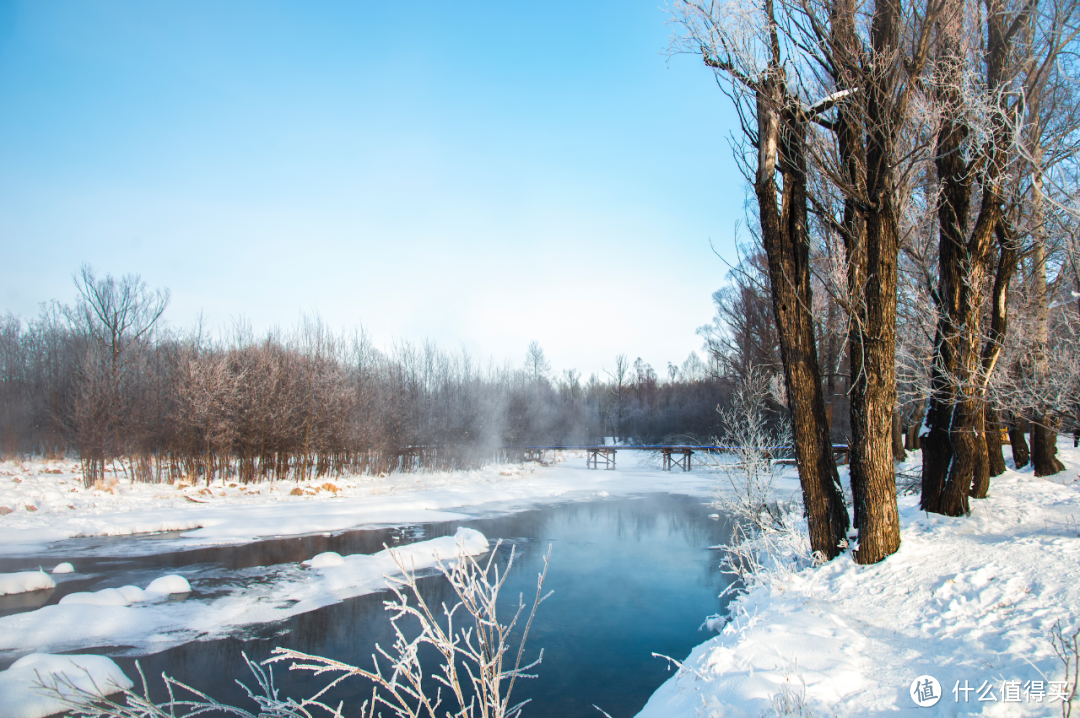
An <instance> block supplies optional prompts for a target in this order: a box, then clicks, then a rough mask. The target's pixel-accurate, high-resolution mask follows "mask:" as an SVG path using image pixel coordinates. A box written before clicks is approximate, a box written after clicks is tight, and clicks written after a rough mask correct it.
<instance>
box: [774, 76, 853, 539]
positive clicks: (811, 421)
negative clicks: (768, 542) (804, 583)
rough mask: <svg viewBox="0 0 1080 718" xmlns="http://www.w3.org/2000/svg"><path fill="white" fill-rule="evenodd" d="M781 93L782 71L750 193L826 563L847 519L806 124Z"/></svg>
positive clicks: (813, 521) (813, 533) (809, 503)
mask: <svg viewBox="0 0 1080 718" xmlns="http://www.w3.org/2000/svg"><path fill="white" fill-rule="evenodd" d="M783 88H784V79H783V75H782V71H778V73H777V75H776V76H774V77H773V79H771V80H769V81H768V82H766V83H764V85H763V86H762V88H761V89H759V91H758V129H759V143H758V144H759V148H760V154H759V165H758V173H757V178H756V181H755V183H754V190H755V193H756V195H757V199H758V212H759V217H760V223H761V237H762V243H763V245H764V248H765V253H766V255H767V256H768V260H769V283H770V287H771V293H772V305H773V314H774V317H775V319H776V326H777V330H778V331H777V333H778V334H779V339H780V356H781V359H782V361H783V364H784V377H785V379H786V383H787V391H788V402H789V405H790V406H791V410H792V419H793V422H792V423H793V424H794V426H793V429H794V433H795V454H796V460H797V462H798V467H799V480H800V483H801V484H802V491H803V505H804V507H805V510H806V517H807V523H808V524H809V529H810V546H811V549H812V550H813V551H814V552H815V553H820V554H821V555H822V556H824V557H826V558H830V559H831V558H834V557H835V556H836V555H837V554H838V553H839V551H840V549H839V545H840V543H841V541H843V540H844V539H845V538H846V535H847V529H848V515H847V508H846V506H845V505H844V496H843V491H842V489H841V486H840V477H839V474H838V473H837V471H836V462H835V460H834V459H833V454H832V441H831V439H830V437H829V425H828V420H827V418H826V413H825V401H824V397H823V396H822V392H821V369H820V366H819V364H818V355H817V344H816V340H815V335H814V316H813V313H812V307H813V296H812V293H811V286H810V256H809V250H810V242H809V238H808V237H807V236H806V226H807V216H806V214H807V208H806V204H807V199H806V157H805V151H804V149H803V144H802V142H803V139H804V137H805V124H804V120H802V119H801V117H800V114H801V110H800V109H799V108H798V106H797V104H796V103H795V102H794V101H792V100H791V99H790V98H789V97H787V95H786V94H785V93H786V90H784V89H783ZM781 108H783V109H781ZM781 112H782V113H783V114H782V116H781ZM781 122H783V133H784V137H783V140H784V141H783V143H781V138H780V133H781ZM781 147H782V149H781ZM778 154H779V161H780V168H779V169H780V171H781V172H782V176H783V189H782V196H781V209H780V210H779V211H777V206H776V199H777V190H778V188H777V185H776V161H777V155H778Z"/></svg>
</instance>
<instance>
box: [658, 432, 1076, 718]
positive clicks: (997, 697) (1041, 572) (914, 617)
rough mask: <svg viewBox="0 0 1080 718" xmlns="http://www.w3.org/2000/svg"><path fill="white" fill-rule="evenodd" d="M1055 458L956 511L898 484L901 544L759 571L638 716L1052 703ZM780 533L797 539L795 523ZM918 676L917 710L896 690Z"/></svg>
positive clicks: (1060, 547)
mask: <svg viewBox="0 0 1080 718" xmlns="http://www.w3.org/2000/svg"><path fill="white" fill-rule="evenodd" d="M1059 455H1060V457H1061V458H1062V459H1063V461H1064V462H1065V464H1066V465H1067V467H1068V468H1067V470H1066V471H1064V472H1062V473H1060V474H1058V475H1057V476H1054V477H1049V478H1047V479H1043V478H1036V477H1034V476H1033V475H1032V473H1031V469H1030V467H1029V468H1027V469H1024V470H1022V471H1008V472H1006V474H1005V475H1003V476H1000V477H996V478H994V479H992V480H991V487H990V496H989V497H988V498H986V499H982V500H973V501H972V514H971V516H969V517H962V518H948V517H944V516H938V515H935V514H926V513H924V512H922V511H920V510H919V508H918V496H917V495H911V496H901V497H900V499H899V506H900V513H901V539H902V544H901V547H900V550H899V551H898V552H897V553H896V554H895V555H893V556H890V557H889V558H888V559H886V560H885V561H882V562H881V563H879V564H876V565H872V566H859V565H857V564H855V563H854V562H853V561H852V560H851V559H850V558H849V557H848V556H847V555H844V556H841V557H840V558H838V559H836V560H834V561H831V562H829V563H826V564H824V565H822V566H818V567H812V566H810V567H806V568H803V569H802V570H784V569H782V568H780V569H776V570H773V571H772V572H768V573H765V574H762V575H759V576H758V578H757V580H756V581H755V582H754V583H753V584H752V586H751V587H750V589H749V590H748V591H747V592H746V593H745V594H744V595H742V596H740V597H739V598H737V599H736V600H735V601H733V602H732V603H731V604H730V606H729V614H728V616H727V617H726V618H727V621H726V622H723V623H726V625H724V626H723V628H722V631H721V633H720V635H717V636H715V637H714V638H711V639H710V640H708V641H706V642H705V643H703V644H701V645H700V646H698V647H697V648H695V649H694V651H693V652H692V653H691V654H690V656H689V657H688V658H687V659H686V660H685V661H684V663H683V667H682V668H681V669H680V670H679V671H678V672H677V673H676V674H675V675H674V676H673V677H672V678H670V679H669V680H668V681H667V682H666V683H665V684H664V685H663V686H662V687H661V688H660V689H659V690H658V691H657V692H656V693H655V694H654V695H653V697H652V699H651V700H650V701H649V703H648V704H647V705H646V707H645V708H644V710H643V711H642V712H641V713H640V714H639V716H640V718H659V717H660V716H663V717H664V718H682V717H683V716H685V717H687V718H689V716H731V717H734V716H753V717H755V718H756V717H757V716H761V715H767V716H772V715H786V714H791V715H808V716H809V715H814V716H841V717H844V716H852V717H855V716H866V715H886V714H887V715H889V716H894V715H895V716H905V715H912V716H915V715H918V716H936V715H941V716H945V715H948V716H957V715H985V716H1028V715H1033V716H1034V715H1039V716H1042V715H1046V716H1051V715H1061V712H1060V709H1061V703H1060V701H1051V695H1052V693H1053V687H1052V686H1051V684H1050V683H1049V682H1048V681H1062V680H1063V673H1064V670H1063V664H1062V663H1061V662H1060V660H1059V659H1058V658H1057V657H1056V656H1055V655H1054V652H1053V649H1052V646H1051V641H1050V638H1051V632H1052V631H1053V629H1054V626H1055V624H1056V623H1057V622H1059V621H1060V622H1061V624H1062V625H1063V626H1064V627H1065V629H1066V630H1067V631H1073V630H1076V629H1077V628H1080V624H1078V615H1077V614H1078V609H1080V580H1078V579H1080V528H1078V525H1077V518H1078V517H1080V484H1078V483H1077V468H1078V467H1080V452H1078V451H1076V450H1074V449H1073V448H1072V446H1071V442H1066V441H1062V442H1061V443H1060V445H1059ZM916 456H917V454H916ZM900 468H901V470H904V471H916V472H917V471H918V468H919V467H918V464H917V459H916V460H915V461H913V462H910V463H908V464H907V465H904V466H901V467H900ZM785 488H790V486H785ZM849 495H850V494H849ZM786 540H788V541H789V542H791V543H792V546H794V544H802V546H801V548H803V549H805V548H806V545H805V542H806V537H805V522H802V523H801V528H800V531H799V533H798V534H797V535H795V536H792V537H788V538H787V539H786ZM721 623H722V622H720V621H715V620H714V621H713V622H712V624H713V626H714V627H717V628H718V627H719V626H720V625H721ZM926 675H929V676H932V677H933V678H935V679H936V680H937V681H938V683H939V684H940V694H941V697H940V699H939V701H938V703H937V704H936V705H934V706H932V707H927V708H923V707H919V706H918V705H916V703H915V702H914V700H913V699H912V696H911V690H912V683H913V682H914V681H915V680H916V679H917V678H918V677H920V676H926ZM1038 681H1043V689H1044V697H1043V700H1042V702H1041V703H1040V702H1037V700H1036V699H1037V697H1038V683H1037V682H1038ZM1029 682H1036V683H1029ZM1025 686H1026V689H1025ZM965 688H970V689H972V690H970V691H969V692H966V693H965ZM954 689H955V693H954ZM980 689H981V690H982V693H980ZM1003 691H1007V692H1008V697H1010V698H1011V699H1015V700H1010V701H1009V702H1005V698H1006V695H1007V694H1006V693H1005V692H1003ZM980 695H981V696H982V697H983V698H984V700H981V701H980V700H979V697H980ZM991 697H993V698H994V700H991ZM965 698H966V700H965Z"/></svg>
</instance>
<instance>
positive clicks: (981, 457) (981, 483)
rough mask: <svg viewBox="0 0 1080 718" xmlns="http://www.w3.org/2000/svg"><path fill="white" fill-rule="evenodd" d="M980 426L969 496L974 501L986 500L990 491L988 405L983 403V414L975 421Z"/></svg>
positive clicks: (976, 439)
mask: <svg viewBox="0 0 1080 718" xmlns="http://www.w3.org/2000/svg"><path fill="white" fill-rule="evenodd" d="M975 422H976V424H978V431H977V433H976V438H975V441H976V446H975V458H974V461H973V470H972V473H971V490H970V491H969V492H968V495H969V496H971V497H972V498H974V499H985V498H986V494H987V492H988V491H990V457H989V456H988V455H987V453H986V403H985V402H982V414H981V415H980V416H979V417H977V418H976V419H975Z"/></svg>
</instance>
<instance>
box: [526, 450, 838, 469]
mask: <svg viewBox="0 0 1080 718" xmlns="http://www.w3.org/2000/svg"><path fill="white" fill-rule="evenodd" d="M757 448H758V449H759V450H760V451H762V452H763V453H764V454H765V456H767V457H769V458H770V459H772V458H774V457H776V458H777V460H779V461H785V462H788V461H790V462H794V459H790V458H787V457H790V456H793V455H794V453H795V447H793V446H762V447H757ZM832 448H833V458H834V459H836V463H838V464H846V463H847V461H848V447H847V446H846V445H845V444H833V447H832ZM742 449H743V447H738V446H720V445H715V446H691V445H681V444H659V445H648V446H526V447H524V448H522V449H519V450H520V451H523V452H524V459H525V461H538V462H543V460H544V454H545V453H546V452H548V451H584V452H586V454H585V466H586V467H587V468H590V469H599V468H600V463H601V462H603V464H604V468H605V469H608V470H611V469H614V468H615V452H616V451H655V452H659V453H660V454H661V456H662V457H663V470H664V471H671V469H672V467H675V466H678V467H679V468H681V469H682V470H683V471H689V470H690V466H691V462H690V457H691V456H693V455H694V453H695V452H704V453H708V454H715V453H735V452H737V451H741V450H742ZM781 455H782V456H781Z"/></svg>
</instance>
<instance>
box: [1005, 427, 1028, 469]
mask: <svg viewBox="0 0 1080 718" xmlns="http://www.w3.org/2000/svg"><path fill="white" fill-rule="evenodd" d="M1009 446H1010V447H1012V457H1013V468H1014V469H1022V468H1024V467H1025V466H1027V465H1028V462H1029V461H1031V449H1029V448H1028V443H1027V420H1026V419H1023V418H1017V417H1014V418H1013V420H1012V421H1010V422H1009Z"/></svg>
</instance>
